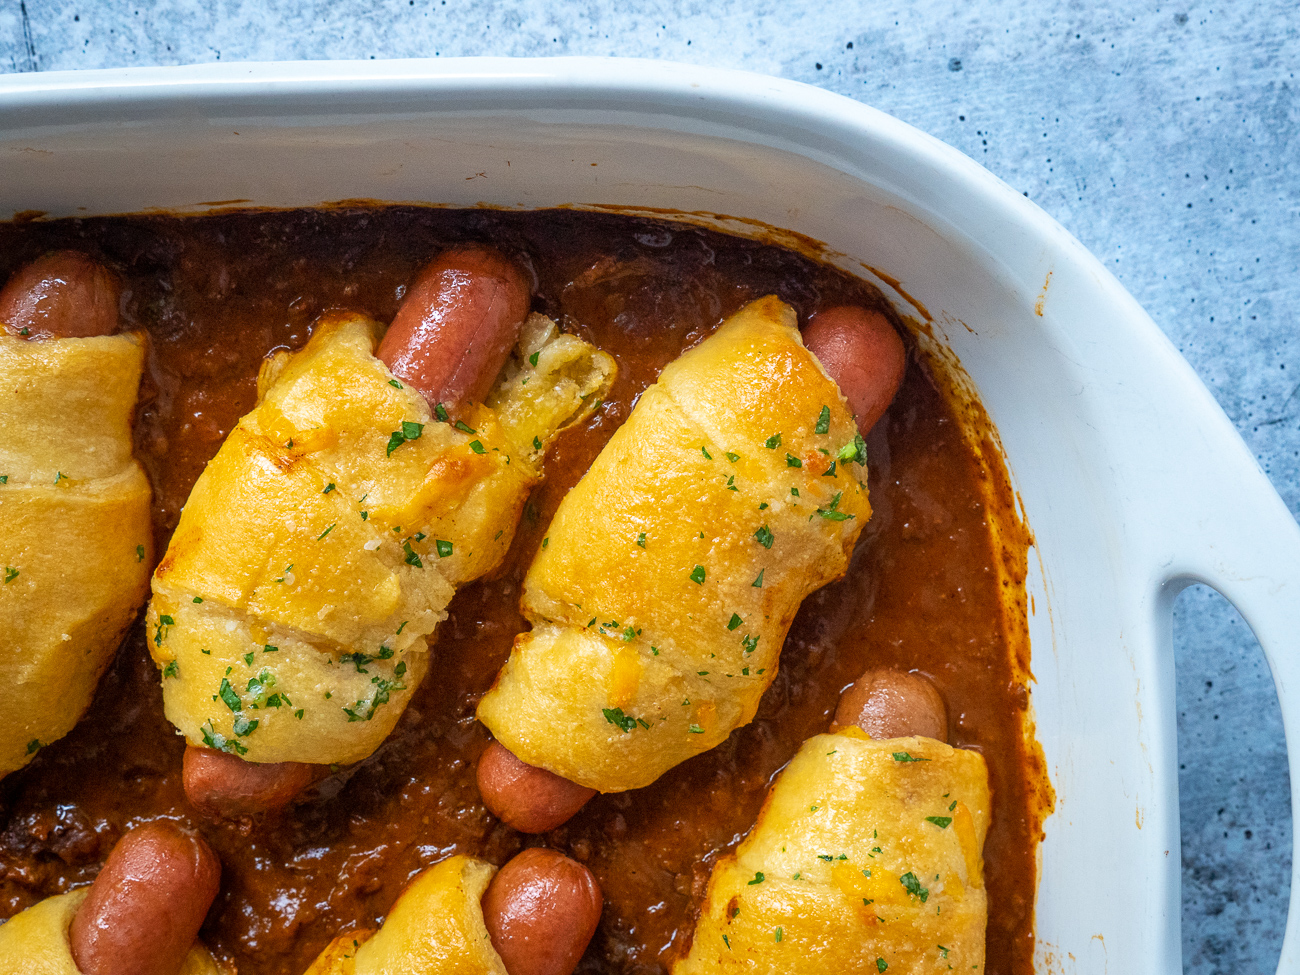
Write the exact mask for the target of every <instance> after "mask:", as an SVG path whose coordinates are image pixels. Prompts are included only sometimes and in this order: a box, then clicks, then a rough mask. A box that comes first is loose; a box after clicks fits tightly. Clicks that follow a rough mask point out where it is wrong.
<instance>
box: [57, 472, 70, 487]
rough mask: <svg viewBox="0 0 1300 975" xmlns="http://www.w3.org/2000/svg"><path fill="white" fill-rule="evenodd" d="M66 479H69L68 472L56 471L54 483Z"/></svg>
mask: <svg viewBox="0 0 1300 975" xmlns="http://www.w3.org/2000/svg"><path fill="white" fill-rule="evenodd" d="M66 480H68V475H67V474H64V473H63V471H55V472H54V483H55V484H58V483H59V482H60V481H66Z"/></svg>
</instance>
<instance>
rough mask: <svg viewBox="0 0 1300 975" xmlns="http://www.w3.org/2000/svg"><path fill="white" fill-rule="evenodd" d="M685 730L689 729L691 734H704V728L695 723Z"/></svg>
mask: <svg viewBox="0 0 1300 975" xmlns="http://www.w3.org/2000/svg"><path fill="white" fill-rule="evenodd" d="M687 730H688V731H690V733H691V734H693V735H702V734H704V729H703V728H701V727H700V726H699V725H697V724H693V725H691V726H690V728H688V729H687Z"/></svg>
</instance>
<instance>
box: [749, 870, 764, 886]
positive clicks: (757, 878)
mask: <svg viewBox="0 0 1300 975" xmlns="http://www.w3.org/2000/svg"><path fill="white" fill-rule="evenodd" d="M766 879H767V878H766V877H764V876H763V871H762V870H759V871H757V872H756V873H755V874H754V879H753V880H751V881H749V883H748V884H747V885H746V886H749V887H753V886H754V885H755V884H761V883H762V882H763V881H764V880H766Z"/></svg>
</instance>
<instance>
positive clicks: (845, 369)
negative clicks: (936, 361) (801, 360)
mask: <svg viewBox="0 0 1300 975" xmlns="http://www.w3.org/2000/svg"><path fill="white" fill-rule="evenodd" d="M803 343H804V346H805V347H806V348H807V349H808V351H809V352H811V353H812V354H813V355H815V356H816V357H817V361H818V362H820V363H821V364H822V368H823V369H825V370H826V374H827V375H828V376H830V377H831V378H832V379H834V380H835V382H836V384H837V385H838V386H839V387H840V392H842V393H843V394H844V398H845V399H847V400H848V401H849V409H850V410H851V411H852V412H853V416H854V418H855V419H856V420H857V423H858V429H859V430H861V431H862V432H863V433H866V432H867V431H868V430H870V429H871V428H872V427H873V426H875V425H876V421H877V420H879V419H880V417H881V416H882V415H883V414H884V412H885V410H886V409H887V408H888V407H889V404H890V403H891V402H892V401H893V399H894V396H895V394H896V393H897V392H898V387H899V386H900V385H901V384H902V382H903V372H904V370H905V369H906V368H907V350H906V349H905V348H904V347H903V340H902V339H900V338H899V337H898V333H897V332H895V331H894V327H893V326H892V325H890V324H889V320H888V319H887V318H885V316H884V315H882V314H881V313H880V312H878V311H874V310H868V309H866V308H859V307H857V306H856V305H841V306H839V307H836V308H828V309H826V310H825V311H822V312H818V313H817V314H816V315H814V316H813V317H812V320H811V321H810V322H809V323H808V326H807V327H806V328H805V329H804V330H803Z"/></svg>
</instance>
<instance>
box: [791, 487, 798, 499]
mask: <svg viewBox="0 0 1300 975" xmlns="http://www.w3.org/2000/svg"><path fill="white" fill-rule="evenodd" d="M790 494H791V495H793V496H794V497H796V498H797V497H799V489H798V488H791V489H790Z"/></svg>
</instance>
